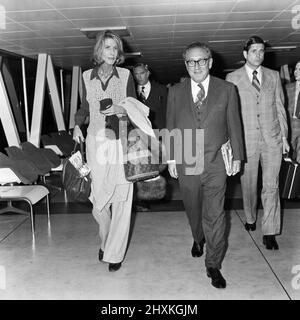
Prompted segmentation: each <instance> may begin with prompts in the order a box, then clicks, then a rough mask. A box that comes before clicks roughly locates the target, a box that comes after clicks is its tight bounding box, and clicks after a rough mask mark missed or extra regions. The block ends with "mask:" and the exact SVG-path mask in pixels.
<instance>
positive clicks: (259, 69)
mask: <svg viewBox="0 0 300 320" xmlns="http://www.w3.org/2000/svg"><path fill="white" fill-rule="evenodd" d="M245 68H246V72H247V75H248V77H249V80H250V82H251V83H252V79H253V71H254V69H251V68H250V67H249V66H248V65H247V63H246V64H245ZM255 70H256V71H257V75H256V78H257V79H258V81H259V84H260V85H261V80H262V71H261V67H260V66H259V67H258V68H257V69H255Z"/></svg>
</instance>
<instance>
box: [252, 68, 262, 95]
mask: <svg viewBox="0 0 300 320" xmlns="http://www.w3.org/2000/svg"><path fill="white" fill-rule="evenodd" d="M252 74H253V78H252V85H253V87H254V89H255V90H256V91H257V93H258V94H259V93H260V83H259V80H258V79H257V76H256V75H257V71H256V70H254V71H253V72H252Z"/></svg>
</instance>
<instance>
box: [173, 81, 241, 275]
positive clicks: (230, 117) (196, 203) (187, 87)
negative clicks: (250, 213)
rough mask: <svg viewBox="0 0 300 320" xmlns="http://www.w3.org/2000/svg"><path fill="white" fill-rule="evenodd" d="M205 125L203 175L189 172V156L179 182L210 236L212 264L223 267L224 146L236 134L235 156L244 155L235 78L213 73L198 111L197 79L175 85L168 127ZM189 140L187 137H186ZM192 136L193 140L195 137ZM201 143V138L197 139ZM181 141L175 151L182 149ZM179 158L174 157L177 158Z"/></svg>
mask: <svg viewBox="0 0 300 320" xmlns="http://www.w3.org/2000/svg"><path fill="white" fill-rule="evenodd" d="M176 128H177V129H179V130H180V132H181V133H182V134H183V132H184V130H185V129H190V130H192V131H193V132H195V131H196V129H203V130H204V170H203V172H202V173H201V174H200V175H186V169H187V168H188V167H189V166H188V164H187V163H186V162H183V163H182V164H180V163H178V162H177V161H176V164H177V171H178V176H179V186H180V189H181V192H182V196H183V202H184V206H185V209H186V213H187V216H188V219H189V223H190V226H191V229H192V234H193V237H194V240H195V241H196V242H198V243H199V242H200V241H201V240H202V238H203V237H205V240H206V246H207V250H206V259H205V264H206V267H207V268H209V267H212V268H218V269H220V268H221V262H222V258H223V254H224V249H225V237H224V232H225V214H224V208H223V207H224V198H225V190H226V178H227V176H226V172H225V166H224V162H223V159H222V154H221V146H222V144H223V143H225V142H226V141H227V140H228V139H230V140H231V144H232V148H233V155H234V159H235V160H242V159H243V141H242V129H241V121H240V116H239V110H238V100H237V94H236V91H235V88H234V86H233V85H232V84H230V83H228V82H226V81H224V80H221V79H218V78H215V77H212V76H210V82H209V87H208V93H207V97H206V99H205V101H204V103H203V105H202V107H201V109H200V113H197V111H196V107H195V104H194V102H193V98H192V92H191V79H186V80H185V81H183V82H182V83H179V84H176V85H175V86H173V87H171V88H170V89H169V95H168V104H167V129H168V130H170V131H171V130H173V129H176ZM183 141H184V139H183ZM189 141H192V139H190V140H189ZM194 143H195V142H194ZM183 149H184V143H183V145H182V146H180V145H179V144H175V145H174V146H173V148H171V155H170V159H172V158H173V157H174V155H173V153H172V152H174V151H175V152H176V151H178V150H179V151H181V150H183ZM173 159H174V158H173Z"/></svg>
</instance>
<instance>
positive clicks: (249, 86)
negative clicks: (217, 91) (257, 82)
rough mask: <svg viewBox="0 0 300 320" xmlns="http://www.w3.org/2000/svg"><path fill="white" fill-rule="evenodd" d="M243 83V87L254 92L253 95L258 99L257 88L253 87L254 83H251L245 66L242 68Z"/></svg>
mask: <svg viewBox="0 0 300 320" xmlns="http://www.w3.org/2000/svg"><path fill="white" fill-rule="evenodd" d="M241 83H242V84H243V86H244V87H245V89H246V90H248V91H250V92H252V94H253V95H254V96H255V97H256V95H257V92H256V90H255V88H254V87H253V85H252V83H251V81H250V79H249V77H248V74H247V71H246V67H245V66H244V67H243V68H242V77H241Z"/></svg>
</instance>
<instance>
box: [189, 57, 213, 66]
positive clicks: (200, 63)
mask: <svg viewBox="0 0 300 320" xmlns="http://www.w3.org/2000/svg"><path fill="white" fill-rule="evenodd" d="M209 59H210V58H203V59H199V60H187V61H186V64H187V65H188V66H189V67H195V66H196V64H198V66H200V67H203V66H205V65H206V63H207V61H208V60H209Z"/></svg>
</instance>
